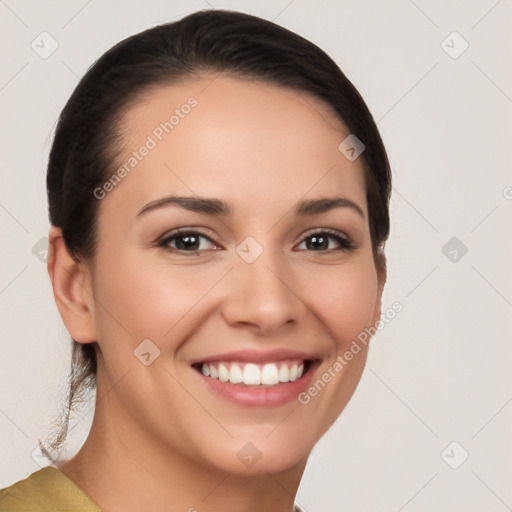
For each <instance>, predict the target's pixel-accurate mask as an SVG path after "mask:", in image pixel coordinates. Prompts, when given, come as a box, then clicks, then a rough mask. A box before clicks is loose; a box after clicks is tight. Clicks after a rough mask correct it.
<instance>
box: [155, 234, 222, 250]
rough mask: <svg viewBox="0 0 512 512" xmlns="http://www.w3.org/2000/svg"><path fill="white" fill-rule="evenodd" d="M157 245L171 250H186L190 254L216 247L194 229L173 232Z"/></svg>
mask: <svg viewBox="0 0 512 512" xmlns="http://www.w3.org/2000/svg"><path fill="white" fill-rule="evenodd" d="M158 245H159V246H160V247H164V248H166V249H170V250H171V251H172V252H188V253H192V254H194V253H197V252H198V251H204V250H208V249H212V248H216V247H217V246H216V245H215V244H214V243H213V242H212V240H211V239H210V238H208V237H207V236H206V235H203V234H201V233H197V232H195V231H178V232H175V233H174V234H171V235H169V236H166V237H165V238H163V239H162V240H161V241H160V242H159V244H158ZM212 246H213V247H212Z"/></svg>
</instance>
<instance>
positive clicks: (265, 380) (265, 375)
mask: <svg viewBox="0 0 512 512" xmlns="http://www.w3.org/2000/svg"><path fill="white" fill-rule="evenodd" d="M278 382H279V374H278V372H277V366H276V365H275V364H273V363H271V364H266V365H265V366H264V367H263V370H262V371H261V383H262V384H277V383H278Z"/></svg>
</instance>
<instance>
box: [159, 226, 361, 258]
mask: <svg viewBox="0 0 512 512" xmlns="http://www.w3.org/2000/svg"><path fill="white" fill-rule="evenodd" d="M185 235H196V236H199V237H202V238H206V239H207V240H209V241H210V242H211V243H212V244H214V245H217V244H216V243H215V242H214V241H213V240H212V239H211V238H210V237H209V236H206V235H204V234H203V233H200V232H198V231H193V230H188V229H184V228H180V229H177V230H176V231H174V232H172V233H171V234H169V235H167V236H164V238H162V239H161V240H160V241H159V242H157V245H158V247H163V248H164V249H166V250H168V251H170V252H174V253H180V254H183V255H185V256H194V255H198V253H200V252H201V251H200V250H198V249H195V250H193V251H185V250H183V249H175V248H174V247H169V245H168V244H169V243H170V242H171V241H173V240H175V239H177V238H181V237H183V236H185ZM315 235H328V237H327V238H331V239H334V240H335V241H336V243H337V244H338V245H339V246H340V247H339V248H338V249H326V250H319V251H314V250H312V249H306V250H308V251H311V252H319V253H327V254H332V253H333V252H341V251H345V252H349V251H353V250H354V249H355V248H356V247H355V245H354V242H353V241H352V240H351V239H350V238H349V237H347V236H346V235H344V234H343V233H341V232H340V231H337V230H335V229H330V228H324V229H315V230H311V231H307V232H306V233H305V234H304V237H303V238H302V240H301V242H300V244H299V245H301V244H302V243H304V242H305V241H306V240H307V239H308V238H311V237H313V236H315Z"/></svg>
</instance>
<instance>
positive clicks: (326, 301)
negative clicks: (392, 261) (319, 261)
mask: <svg viewBox="0 0 512 512" xmlns="http://www.w3.org/2000/svg"><path fill="white" fill-rule="evenodd" d="M304 296H307V297H308V306H309V307H310V308H311V309H312V310H313V311H314V313H315V314H316V315H317V316H318V317H319V318H320V319H321V321H322V323H323V324H324V327H325V328H326V329H328V330H329V331H330V333H331V336H332V337H333V338H334V339H335V341H336V344H337V351H338V352H340V351H343V350H346V348H347V346H348V345H350V344H351V342H352V341H353V340H354V339H357V336H358V335H359V334H360V333H361V332H362V331H364V330H365V328H367V327H369V326H370V325H371V324H372V320H373V317H374V313H375V306H376V298H377V277H376V273H375V269H374V266H373V264H371V263H367V262H365V261H362V262H358V263H354V264H352V265H346V266H342V267H341V266H340V267H337V268H336V269H329V270H328V271H323V272H319V273H317V275H316V277H315V280H314V283H310V284H309V285H307V292H306V293H304Z"/></svg>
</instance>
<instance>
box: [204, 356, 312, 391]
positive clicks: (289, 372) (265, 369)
mask: <svg viewBox="0 0 512 512" xmlns="http://www.w3.org/2000/svg"><path fill="white" fill-rule="evenodd" d="M201 373H202V374H203V375H205V376H206V377H212V378H214V379H218V380H220V381H221V382H231V383H232V384H240V383H243V384H245V385H247V386H258V385H260V384H263V385H267V386H274V385H276V384H279V383H285V382H293V381H295V380H297V379H300V378H301V377H302V374H303V373H304V363H300V364H297V362H294V363H292V361H289V362H288V363H266V364H264V365H260V366H258V365H257V364H254V363H246V364H244V363H215V364H212V363H203V364H202V366H201Z"/></svg>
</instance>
